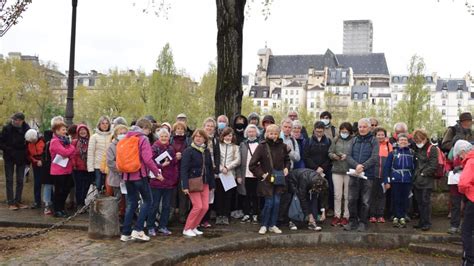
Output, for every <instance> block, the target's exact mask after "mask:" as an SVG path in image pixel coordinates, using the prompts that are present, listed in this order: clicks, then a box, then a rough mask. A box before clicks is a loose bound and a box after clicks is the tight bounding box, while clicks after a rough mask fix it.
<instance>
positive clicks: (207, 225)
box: [201, 221, 212, 228]
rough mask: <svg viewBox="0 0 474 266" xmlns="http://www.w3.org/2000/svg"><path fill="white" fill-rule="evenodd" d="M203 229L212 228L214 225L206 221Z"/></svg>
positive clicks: (202, 225)
mask: <svg viewBox="0 0 474 266" xmlns="http://www.w3.org/2000/svg"><path fill="white" fill-rule="evenodd" d="M201 227H202V228H211V227H212V225H211V224H210V223H209V222H208V221H205V222H204V223H202V224H201Z"/></svg>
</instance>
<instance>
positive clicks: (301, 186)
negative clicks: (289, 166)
mask: <svg viewBox="0 0 474 266" xmlns="http://www.w3.org/2000/svg"><path fill="white" fill-rule="evenodd" d="M288 183H289V184H288V188H289V192H290V193H292V194H296V196H297V197H298V199H299V200H300V205H301V209H302V210H303V213H304V214H305V215H308V214H310V213H311V209H310V208H309V206H308V200H307V196H308V194H309V192H310V190H311V189H313V186H314V185H315V184H317V185H318V187H319V188H320V189H321V193H322V195H321V197H320V198H321V200H322V202H321V206H319V208H325V209H326V208H327V199H328V197H327V191H328V186H329V185H328V181H327V180H326V179H325V178H324V177H321V175H319V174H318V173H317V172H316V171H315V170H311V169H308V168H302V169H295V170H293V171H291V172H290V173H289V174H288Z"/></svg>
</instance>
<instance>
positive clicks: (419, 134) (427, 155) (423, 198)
mask: <svg viewBox="0 0 474 266" xmlns="http://www.w3.org/2000/svg"><path fill="white" fill-rule="evenodd" d="M413 140H414V141H415V143H416V147H415V159H416V168H415V174H414V176H413V187H414V189H413V192H414V195H415V198H416V202H417V204H418V211H419V212H420V220H419V222H418V224H417V225H414V226H413V227H414V228H415V229H421V230H423V231H428V230H430V228H431V193H432V191H433V187H434V176H435V173H436V169H437V166H438V149H437V148H435V147H432V144H431V143H430V142H429V138H428V134H427V133H426V131H424V130H422V129H417V130H415V132H413ZM428 150H429V152H428Z"/></svg>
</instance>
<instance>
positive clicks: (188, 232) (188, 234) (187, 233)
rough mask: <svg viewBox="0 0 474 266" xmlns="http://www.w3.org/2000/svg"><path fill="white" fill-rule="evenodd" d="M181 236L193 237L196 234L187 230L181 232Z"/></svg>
mask: <svg viewBox="0 0 474 266" xmlns="http://www.w3.org/2000/svg"><path fill="white" fill-rule="evenodd" d="M183 235H184V236H185V237H195V236H196V233H194V232H193V230H191V229H188V230H183Z"/></svg>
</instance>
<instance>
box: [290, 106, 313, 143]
mask: <svg viewBox="0 0 474 266" xmlns="http://www.w3.org/2000/svg"><path fill="white" fill-rule="evenodd" d="M287 116H288V118H289V119H291V121H293V122H294V121H297V120H298V112H297V111H295V110H290V111H288V114H287ZM301 135H302V136H303V138H304V139H307V138H308V132H307V131H306V128H305V127H304V126H303V125H301Z"/></svg>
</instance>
